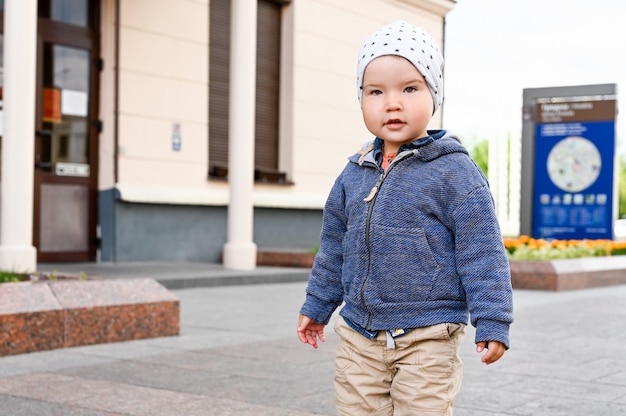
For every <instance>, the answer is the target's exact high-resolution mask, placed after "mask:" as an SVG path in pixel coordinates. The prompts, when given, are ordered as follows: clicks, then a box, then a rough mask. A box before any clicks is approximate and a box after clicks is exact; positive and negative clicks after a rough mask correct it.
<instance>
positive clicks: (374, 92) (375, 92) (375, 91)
mask: <svg viewBox="0 0 626 416" xmlns="http://www.w3.org/2000/svg"><path fill="white" fill-rule="evenodd" d="M382 93H383V92H382V91H381V90H372V91H370V94H371V95H380V94H382Z"/></svg>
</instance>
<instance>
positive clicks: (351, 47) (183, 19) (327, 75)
mask: <svg viewBox="0 0 626 416" xmlns="http://www.w3.org/2000/svg"><path fill="white" fill-rule="evenodd" d="M209 1H210V0H159V1H158V2H155V1H154V0H122V1H121V2H120V4H121V10H120V16H121V19H120V26H119V36H120V37H119V40H120V43H119V48H120V49H119V97H118V100H119V101H118V104H119V120H118V121H119V129H118V146H117V158H118V159H117V183H114V182H115V178H114V175H113V170H114V163H113V162H112V160H113V158H114V157H115V156H114V154H115V152H114V150H115V148H114V137H115V136H114V132H113V131H112V130H113V128H112V127H113V125H114V118H113V115H114V101H113V98H112V96H113V95H114V94H113V91H114V72H113V68H112V66H113V65H108V66H107V65H106V62H107V61H109V60H110V62H114V52H115V48H114V46H115V45H114V44H113V42H112V41H111V39H112V38H114V36H113V35H114V33H115V8H114V3H115V0H105V1H103V24H102V30H103V56H104V57H105V70H104V72H103V75H102V85H101V113H102V118H103V121H104V126H105V127H104V131H103V133H102V137H101V146H100V154H101V159H102V162H101V169H100V178H101V180H100V182H101V184H100V187H101V189H104V188H110V187H113V186H115V187H116V188H117V189H118V190H119V191H120V193H121V195H122V199H123V200H126V201H131V202H156V203H174V204H204V205H225V204H226V203H227V202H228V186H227V184H225V183H223V182H219V181H211V180H209V179H208V177H207V172H208V152H209V151H210V149H208V122H209V121H208V101H209V100H208V94H209V91H210V86H209V85H208V78H209V77H208V65H209V58H208V56H209V50H208V45H209V38H208V31H209V30H208V22H209ZM453 5H454V2H452V1H450V0H342V1H336V0H293V1H292V2H291V4H290V5H289V6H286V7H285V9H284V13H285V14H284V27H283V38H284V39H283V49H284V50H283V64H282V65H283V68H282V71H283V75H282V80H281V82H282V86H281V88H282V93H281V106H282V108H281V118H282V120H281V137H280V141H281V157H280V168H281V169H282V170H283V171H285V172H287V174H288V178H289V179H290V180H291V181H292V182H293V185H256V186H255V195H254V201H255V205H256V206H262V207H282V208H322V206H323V203H324V201H325V199H326V195H327V193H328V191H329V190H330V187H331V186H332V183H333V181H334V179H335V177H336V176H337V174H338V173H339V172H340V171H341V169H342V168H343V166H344V165H345V163H346V158H347V156H348V155H350V154H352V153H354V152H355V151H356V150H357V149H358V148H359V147H360V146H361V144H362V143H363V142H364V141H366V140H369V139H370V138H371V134H370V133H369V132H368V131H367V130H366V129H365V127H364V126H363V122H362V118H361V113H360V109H359V104H358V100H357V91H356V85H355V84H356V80H355V78H356V75H355V71H356V57H357V53H358V49H359V47H360V44H361V42H362V41H363V39H364V38H365V37H366V36H368V35H369V34H370V33H371V32H372V31H374V30H375V29H377V28H378V27H380V26H382V25H384V24H386V23H390V22H392V21H395V20H400V19H402V20H406V21H408V22H410V23H414V24H417V25H420V26H423V27H424V28H425V29H426V30H428V31H429V32H430V33H431V35H433V37H434V38H435V39H436V40H437V41H438V42H439V44H440V45H442V44H443V33H444V24H443V23H444V20H443V16H444V15H445V13H446V12H447V11H449V10H450V9H451V8H452V7H453ZM440 111H441V110H440ZM440 123H441V117H440V114H439V113H438V114H436V115H435V118H434V119H433V122H432V127H433V128H436V127H439V126H440ZM175 124H178V125H180V129H181V130H180V133H181V140H182V143H181V149H180V151H174V150H173V149H172V134H173V126H174V125H175Z"/></svg>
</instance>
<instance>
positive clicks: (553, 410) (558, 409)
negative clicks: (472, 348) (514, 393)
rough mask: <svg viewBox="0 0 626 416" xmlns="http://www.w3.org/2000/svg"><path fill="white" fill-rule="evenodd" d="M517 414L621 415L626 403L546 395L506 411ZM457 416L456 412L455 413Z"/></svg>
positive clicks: (547, 415)
mask: <svg viewBox="0 0 626 416" xmlns="http://www.w3.org/2000/svg"><path fill="white" fill-rule="evenodd" d="M505 414H506V415H515V416H592V415H593V416H620V415H626V405H624V404H618V403H612V402H604V401H594V400H589V399H587V398H586V397H585V396H581V397H579V398H565V397H545V398H542V399H539V400H535V401H531V402H527V403H526V404H524V405H523V406H519V407H515V408H513V409H510V410H509V411H507V413H505ZM455 416H457V415H456V413H455Z"/></svg>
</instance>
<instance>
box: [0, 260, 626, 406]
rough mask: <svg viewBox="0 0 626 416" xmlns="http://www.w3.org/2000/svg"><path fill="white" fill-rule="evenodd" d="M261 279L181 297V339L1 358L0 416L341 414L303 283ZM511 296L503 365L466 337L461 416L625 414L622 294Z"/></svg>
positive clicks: (330, 351)
mask: <svg viewBox="0 0 626 416" xmlns="http://www.w3.org/2000/svg"><path fill="white" fill-rule="evenodd" d="M198 267H200V266H198ZM215 267H216V275H218V274H219V273H221V272H223V271H220V267H219V266H215ZM59 270H61V269H60V267H59ZM83 271H86V272H89V271H88V270H83ZM293 272H302V270H299V271H298V270H295V271H293ZM127 273H130V272H128V271H127ZM154 273H156V272H154ZM181 274H184V273H182V272H181ZM196 274H197V273H189V276H188V279H191V278H192V277H193V276H192V275H196ZM243 275H244V274H241V276H243ZM109 277H112V276H110V275H109ZM118 277H124V276H118ZM125 277H145V276H140V274H138V275H137V276H128V275H125ZM161 277H162V278H163V279H165V276H164V275H163V276H161ZM195 277H198V276H195ZM292 277H293V276H292ZM155 278H157V277H155ZM204 278H207V276H204ZM249 278H250V276H248V277H247V278H246V279H249ZM246 279H243V280H242V282H245V281H246ZM264 279H265V277H261V278H260V279H259V280H257V281H255V282H259V283H261V284H240V285H227V286H224V285H212V286H211V287H198V286H197V285H196V286H193V287H192V288H187V289H175V290H173V293H174V294H175V295H176V296H178V297H179V299H180V300H181V335H180V336H177V337H168V338H158V339H150V340H141V341H131V342H123V343H115V344H105V345H95V346H86V347H76V348H68V349H61V350H55V351H48V352H39V353H31V354H24V355H18V356H10V357H3V358H0V415H1V416H4V415H6V416H22V415H24V416H26V415H27V416H33V415H37V416H40V415H41V416H44V415H59V416H77V415H81V416H105V415H107V416H111V415H124V416H131V415H132V416H135V415H150V416H161V415H167V416H183V415H191V416H204V415H211V416H212V415H218V416H221V415H252V416H270V415H271V416H304V415H333V414H334V409H333V386H332V376H333V364H334V363H333V356H334V348H335V346H336V341H337V340H336V336H335V334H334V333H333V331H332V329H329V330H328V331H327V338H328V341H327V342H326V344H325V345H322V346H321V347H320V348H319V349H318V350H313V349H312V348H310V347H308V346H305V345H303V344H300V342H299V341H298V340H297V337H296V335H295V324H296V319H297V311H298V308H299V306H300V304H301V302H302V300H303V296H304V288H305V283H304V281H297V279H295V278H294V280H295V281H291V282H283V283H280V282H275V283H272V284H270V283H265V282H264ZM157 280H159V279H158V278H157ZM279 280H280V279H279ZM233 282H234V281H233ZM196 283H197V281H196ZM514 296H515V316H516V322H515V324H514V325H513V327H512V331H511V342H512V349H511V350H510V351H509V352H507V354H505V356H504V358H503V359H502V361H500V362H498V363H496V364H494V365H492V366H488V367H487V366H484V365H482V364H480V359H479V355H477V354H476V353H475V352H474V349H473V345H472V338H473V331H472V330H471V328H468V336H467V337H466V339H465V342H464V344H463V349H462V356H463V358H464V361H465V379H464V384H463V388H462V391H461V393H460V395H459V397H458V400H457V406H456V410H455V416H476V415H532V416H543V415H546V416H547V415H550V416H554V415H567V416H578V415H581V416H582V415H585V416H587V415H594V416H602V415H607V416H615V415H626V331H624V329H626V307H625V306H624V305H626V285H623V286H614V287H608V288H601V289H588V290H582V291H572V292H540V291H524V290H516V291H515V294H514ZM356 416H360V415H356Z"/></svg>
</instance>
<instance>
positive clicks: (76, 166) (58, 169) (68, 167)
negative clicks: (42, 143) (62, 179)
mask: <svg viewBox="0 0 626 416" xmlns="http://www.w3.org/2000/svg"><path fill="white" fill-rule="evenodd" d="M54 171H55V173H56V174H57V175H58V176H83V177H86V176H89V165H87V164H86V163H61V162H58V163H57V164H56V165H55V169H54Z"/></svg>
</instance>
